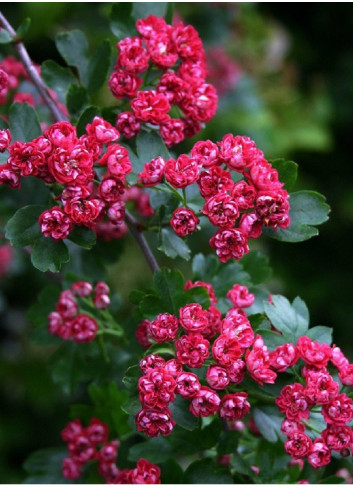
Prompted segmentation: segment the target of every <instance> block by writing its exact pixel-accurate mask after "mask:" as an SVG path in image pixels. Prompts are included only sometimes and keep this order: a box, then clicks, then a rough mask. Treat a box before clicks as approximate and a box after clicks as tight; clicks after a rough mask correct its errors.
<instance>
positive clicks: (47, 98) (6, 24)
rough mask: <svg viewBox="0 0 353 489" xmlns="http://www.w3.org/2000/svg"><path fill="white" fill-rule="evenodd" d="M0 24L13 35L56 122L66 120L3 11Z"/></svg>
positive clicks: (32, 78)
mask: <svg viewBox="0 0 353 489" xmlns="http://www.w3.org/2000/svg"><path fill="white" fill-rule="evenodd" d="M0 25H1V26H2V27H3V28H4V29H6V30H7V32H8V33H9V34H10V36H12V37H13V39H14V43H13V45H14V48H15V50H16V51H17V53H18V56H19V57H20V59H21V61H22V63H23V65H24V67H25V68H26V71H27V73H28V75H29V77H30V79H31V80H32V82H33V84H34V85H35V87H36V88H37V90H38V92H39V93H40V95H41V96H42V97H43V99H44V102H45V103H46V104H47V106H48V107H49V110H50V112H51V113H52V116H53V118H54V120H55V121H56V122H60V121H63V120H66V117H65V116H64V115H63V114H62V113H61V110H60V109H59V107H58V106H57V103H56V101H55V100H54V98H53V97H52V96H51V95H50V93H49V90H48V88H47V86H46V85H45V84H44V82H43V80H42V79H41V77H40V76H39V74H38V72H37V70H36V68H35V66H34V64H33V62H32V60H31V58H30V57H29V54H28V52H27V50H26V48H25V47H24V44H23V43H22V42H21V41H19V42H17V41H15V39H16V31H15V30H14V29H13V27H12V26H11V24H10V23H9V22H8V20H7V19H6V17H5V16H4V15H3V13H2V12H0Z"/></svg>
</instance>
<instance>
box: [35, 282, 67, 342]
mask: <svg viewBox="0 0 353 489" xmlns="http://www.w3.org/2000/svg"><path fill="white" fill-rule="evenodd" d="M60 291H61V289H60V287H58V286H57V285H48V286H47V287H45V288H44V289H43V290H42V291H41V292H40V294H39V296H38V299H37V301H36V302H34V303H33V304H32V305H31V307H30V308H29V310H28V313H27V318H28V320H29V321H30V322H31V324H32V325H33V329H32V331H31V332H30V339H31V341H33V342H34V343H35V344H37V345H57V344H61V343H62V340H61V338H57V337H54V336H52V335H51V334H50V333H49V331H48V314H49V313H50V312H52V311H55V306H56V302H57V299H58V297H59V294H60Z"/></svg>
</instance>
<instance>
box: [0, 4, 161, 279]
mask: <svg viewBox="0 0 353 489" xmlns="http://www.w3.org/2000/svg"><path fill="white" fill-rule="evenodd" d="M0 25H1V26H2V27H4V29H6V30H7V31H8V33H9V34H10V36H12V37H13V38H14V39H15V38H16V32H15V30H14V29H13V27H12V26H11V24H10V23H9V22H8V20H7V19H6V17H5V16H4V15H3V14H2V12H0ZM14 48H15V49H16V51H17V53H18V55H19V57H20V59H21V61H22V63H23V65H24V67H25V68H26V71H27V73H28V75H29V76H30V78H31V80H32V82H33V83H34V85H35V86H36V88H37V90H38V92H39V93H40V94H41V95H42V97H43V99H44V102H45V103H46V105H47V106H48V107H49V110H50V111H51V113H52V115H53V118H54V119H55V120H56V121H57V122H60V121H62V120H66V118H65V117H64V115H63V114H62V113H61V111H60V109H59V107H58V105H57V102H56V101H55V100H54V99H53V97H52V96H51V95H50V93H49V91H48V88H47V87H46V86H45V84H44V82H43V80H42V79H41V77H40V75H39V74H38V72H37V70H36V69H35V66H34V65H33V63H32V60H31V58H30V57H29V54H28V52H27V50H26V48H25V46H24V44H23V43H22V42H21V41H19V42H17V41H16V42H15V43H14ZM125 221H126V224H127V225H128V227H129V229H130V232H131V234H132V235H133V237H134V238H135V239H136V241H137V242H138V244H139V246H140V248H141V250H142V252H143V254H144V255H145V258H146V260H147V262H148V264H149V266H150V268H151V270H152V272H155V271H156V270H159V265H158V263H157V261H156V259H155V257H154V255H153V253H152V251H151V248H150V247H149V245H148V243H147V241H146V238H145V236H144V235H143V233H142V230H141V229H140V227H139V223H138V221H137V220H136V219H135V218H134V216H133V215H132V214H130V213H129V212H128V211H126V213H125Z"/></svg>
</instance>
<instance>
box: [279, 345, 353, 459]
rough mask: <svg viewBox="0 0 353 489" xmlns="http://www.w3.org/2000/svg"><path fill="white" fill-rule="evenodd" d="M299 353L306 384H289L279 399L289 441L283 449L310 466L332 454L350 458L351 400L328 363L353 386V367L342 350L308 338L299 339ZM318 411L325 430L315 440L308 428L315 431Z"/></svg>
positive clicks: (352, 433)
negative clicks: (313, 424)
mask: <svg viewBox="0 0 353 489" xmlns="http://www.w3.org/2000/svg"><path fill="white" fill-rule="evenodd" d="M296 350H297V358H300V359H301V360H302V361H304V364H305V365H304V367H303V368H302V370H301V372H302V377H303V383H299V382H296V383H294V384H291V385H286V386H285V387H283V389H282V391H281V394H280V396H279V397H278V398H277V399H276V404H277V406H278V408H279V410H280V411H281V412H282V413H283V414H284V415H285V419H284V420H283V422H282V431H283V433H285V434H286V435H287V441H286V442H285V444H284V447H285V450H286V452H287V453H288V454H289V455H291V456H292V457H294V458H295V459H303V458H307V460H308V462H309V464H310V465H312V466H313V467H314V468H319V467H322V466H324V465H327V464H329V463H330V460H331V452H332V451H336V452H339V453H341V455H342V456H349V454H350V450H352V451H353V431H352V428H351V427H350V422H351V420H352V419H353V407H352V399H351V398H349V397H348V396H347V395H346V394H345V393H343V392H341V393H340V385H339V382H336V380H334V378H333V377H332V375H331V374H330V372H329V371H328V363H329V362H331V363H332V364H333V365H334V366H335V367H336V368H337V370H338V377H339V379H340V381H341V383H342V384H343V385H352V384H353V382H352V381H353V376H352V372H353V365H352V364H349V362H348V360H347V358H346V357H345V356H344V355H343V353H342V352H341V350H340V348H338V347H336V346H333V347H332V348H331V347H330V346H329V345H327V344H326V343H323V344H319V343H318V342H317V341H312V340H311V339H310V338H308V337H306V336H302V337H301V338H299V340H298V343H297V346H296ZM291 363H292V362H291ZM319 412H320V413H321V419H322V418H323V420H324V422H325V423H326V427H325V429H323V430H321V433H320V431H319V432H318V433H319V436H318V437H317V438H315V439H312V438H311V437H310V436H309V435H308V434H307V433H306V428H307V429H309V430H310V429H312V426H311V424H310V415H311V414H313V413H314V415H315V414H316V416H317V415H318V413H319ZM314 431H315V427H314Z"/></svg>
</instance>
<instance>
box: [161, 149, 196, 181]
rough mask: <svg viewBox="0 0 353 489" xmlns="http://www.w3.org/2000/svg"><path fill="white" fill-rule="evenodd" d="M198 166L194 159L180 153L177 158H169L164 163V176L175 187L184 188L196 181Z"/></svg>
mask: <svg viewBox="0 0 353 489" xmlns="http://www.w3.org/2000/svg"><path fill="white" fill-rule="evenodd" d="M199 171H200V166H199V164H198V163H197V162H196V160H194V159H192V158H189V156H187V155H184V154H182V155H180V156H179V157H178V158H177V160H173V159H170V160H168V161H167V162H166V165H165V178H166V180H167V182H169V183H170V184H171V185H172V186H173V187H175V188H185V187H187V186H188V185H191V184H193V183H195V182H196V180H197V179H198V176H199Z"/></svg>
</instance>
